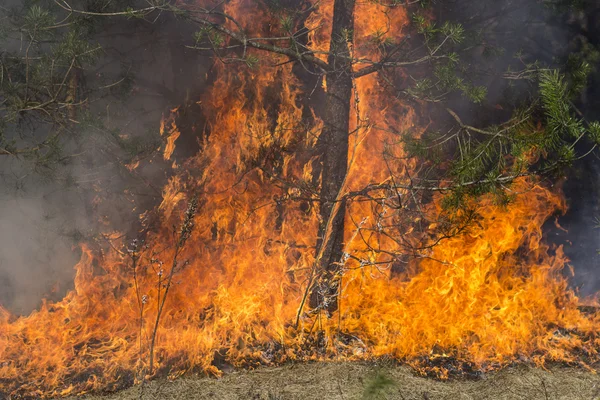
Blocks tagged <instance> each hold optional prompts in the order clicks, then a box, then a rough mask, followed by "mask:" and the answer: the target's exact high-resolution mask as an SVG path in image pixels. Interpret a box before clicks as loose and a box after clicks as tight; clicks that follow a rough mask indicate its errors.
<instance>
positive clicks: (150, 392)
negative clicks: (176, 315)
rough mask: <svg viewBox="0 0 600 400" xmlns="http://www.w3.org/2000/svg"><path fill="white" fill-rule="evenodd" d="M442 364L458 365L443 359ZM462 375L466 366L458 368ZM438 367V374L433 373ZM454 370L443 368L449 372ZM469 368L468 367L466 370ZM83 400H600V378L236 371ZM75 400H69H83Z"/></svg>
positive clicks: (388, 365)
mask: <svg viewBox="0 0 600 400" xmlns="http://www.w3.org/2000/svg"><path fill="white" fill-rule="evenodd" d="M431 362H434V363H449V362H454V361H453V360H442V357H438V358H435V361H431ZM456 365H457V368H458V367H459V364H456ZM432 366H435V364H434V365H432ZM447 366H448V365H447V364H446V365H443V367H444V368H445V367H447ZM461 366H462V367H467V366H464V365H461ZM77 398H78V399H83V400H117V399H118V400H134V399H147V400H158V399H173V400H180V399H181V400H183V399H224V400H230V399H231V400H234V399H251V400H304V399H319V400H326V399H340V400H342V399H343V400H350V399H357V400H358V399H390V400H395V399H398V400H417V399H418V400H441V399H448V400H463V399H464V400H468V399H472V400H475V399H481V400H483V399H486V400H487V399H490V400H500V399H503V400H508V399H526V400H530V399H532V400H535V399H540V400H549V399H552V400H554V399H564V400H579V399H581V400H593V399H600V378H599V377H598V376H597V375H596V374H595V373H593V372H590V371H588V370H585V369H583V368H578V367H574V366H566V365H564V364H554V365H551V366H548V368H547V369H540V368H535V367H532V366H529V365H526V364H518V365H513V366H509V367H505V368H503V369H501V370H498V371H494V372H490V373H483V372H481V371H479V372H468V373H467V372H466V370H465V372H464V373H461V374H457V375H456V376H455V375H454V374H452V375H450V376H449V379H447V380H440V379H435V378H431V377H425V376H420V375H419V374H418V373H417V372H416V370H415V369H413V368H410V367H408V366H406V365H400V364H398V363H397V362H396V361H394V360H391V359H386V358H384V359H378V360H372V361H369V362H312V363H310V362H309V363H288V364H286V365H284V366H279V367H259V368H257V369H254V370H236V371H233V372H228V373H225V374H224V375H223V376H222V377H220V378H214V377H212V378H211V377H205V376H194V375H187V376H184V377H181V378H179V379H175V380H167V379H164V378H161V379H156V380H153V381H150V382H146V383H145V384H144V385H143V386H140V385H137V386H133V387H130V388H128V389H125V390H122V391H119V392H114V393H106V392H105V393H97V394H89V395H84V396H82V397H77ZM75 399H76V397H71V398H69V400H75Z"/></svg>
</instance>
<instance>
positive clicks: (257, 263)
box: [0, 0, 600, 397]
mask: <svg viewBox="0 0 600 400" xmlns="http://www.w3.org/2000/svg"><path fill="white" fill-rule="evenodd" d="M320 3H321V5H320V7H319V8H317V9H315V10H314V11H313V12H312V14H311V15H310V17H309V18H308V21H307V26H308V28H309V29H310V32H311V33H310V42H311V43H310V45H311V46H312V48H314V49H315V50H322V51H326V50H327V45H326V43H328V37H327V32H328V31H329V30H330V29H329V28H330V27H329V25H330V20H331V18H330V17H331V12H332V4H333V1H332V0H326V1H321V2H320ZM249 4H250V2H244V1H241V0H237V1H231V2H228V3H227V6H226V7H227V10H226V11H227V12H228V13H230V14H232V15H236V16H238V17H239V18H240V21H241V22H242V23H243V24H245V26H248V28H249V29H250V30H254V31H256V32H258V31H261V30H264V29H271V28H269V26H274V25H275V23H274V24H273V25H269V24H268V23H265V21H266V19H267V18H268V17H267V16H260V15H257V10H255V9H253V8H251V7H250V5H249ZM249 7H250V8H249ZM406 21H407V15H406V11H405V10H404V9H403V8H401V7H396V8H392V9H384V8H383V7H382V6H379V5H377V4H374V3H371V2H363V3H361V4H360V5H359V6H358V10H357V21H356V33H355V43H356V45H355V46H354V48H353V49H352V51H353V52H354V53H355V54H354V56H355V57H357V58H359V59H360V58H361V57H367V56H372V55H373V54H370V53H369V52H371V51H373V50H372V49H373V46H369V45H368V43H367V42H368V41H369V40H372V38H373V37H374V36H381V35H384V36H386V37H390V38H399V37H400V38H401V37H402V29H403V27H404V26H405V25H406ZM260 55H261V57H262V61H261V66H260V68H259V69H257V70H250V69H248V68H241V67H240V68H238V67H232V66H230V65H227V66H223V65H222V64H217V65H216V68H217V69H218V76H219V78H218V79H217V80H216V82H215V83H214V85H213V86H212V87H211V88H210V89H209V90H208V91H207V92H206V93H205V94H204V95H203V96H202V99H201V100H202V101H201V102H199V103H198V104H202V106H203V107H204V108H203V111H204V113H205V116H206V118H207V120H208V121H209V133H210V134H209V135H208V136H206V139H205V143H203V146H202V150H201V151H200V152H199V154H198V155H197V156H195V157H193V158H191V159H189V160H187V161H186V162H185V163H183V164H182V165H181V167H179V168H178V169H177V174H176V175H175V176H173V177H172V178H171V179H170V181H169V183H168V184H167V185H166V186H165V188H164V192H163V200H162V203H161V204H160V205H159V206H158V208H157V209H156V214H157V216H158V218H157V221H158V222H157V224H155V225H156V226H154V225H153V227H152V229H149V231H148V232H147V233H146V234H145V237H144V243H143V244H142V243H141V244H140V249H139V252H140V254H142V256H141V258H140V259H139V261H138V264H137V267H136V268H135V269H134V268H133V267H132V260H131V257H130V256H131V254H127V252H120V251H116V250H114V249H113V248H110V249H102V248H101V246H98V245H91V244H88V245H82V257H81V260H80V262H79V263H78V264H77V265H76V266H75V269H76V271H77V273H76V277H75V289H74V290H73V291H71V292H70V293H68V294H67V295H66V297H65V298H64V299H63V300H62V301H60V302H57V303H49V302H44V303H43V305H42V306H41V307H40V309H39V310H38V311H35V312H33V313H32V314H31V315H29V316H27V317H21V318H15V317H13V316H11V315H10V313H8V312H7V311H6V310H4V309H1V308H0V360H2V361H0V377H1V378H0V394H1V393H7V394H19V395H23V396H32V397H47V396H53V395H67V394H70V393H83V392H86V391H90V390H94V389H99V388H103V389H109V390H110V389H115V388H118V387H120V386H122V385H127V384H130V383H133V382H134V381H136V380H138V379H140V375H139V374H138V371H148V367H149V366H148V365H147V363H148V359H147V354H148V351H149V348H148V347H149V337H150V335H151V334H152V332H153V324H154V322H155V318H156V313H157V308H158V299H159V298H160V296H161V293H162V294H163V295H164V290H165V287H164V283H165V280H164V279H165V276H167V275H168V274H169V273H170V271H171V268H173V267H172V266H171V265H170V264H169V263H170V262H171V260H172V259H173V257H174V254H175V252H176V248H177V246H176V242H175V239H173V232H172V227H173V226H177V225H179V224H180V223H181V221H180V219H181V215H183V212H184V209H185V203H186V199H187V198H189V196H191V195H194V194H195V195H198V196H199V198H200V200H201V203H200V211H199V212H198V215H197V216H196V218H195V224H196V226H195V229H194V231H193V233H192V236H191V238H190V239H189V240H188V242H187V244H186V246H185V247H184V248H183V250H182V251H181V254H179V255H178V260H179V263H177V264H176V265H175V266H174V268H176V271H175V274H174V281H173V282H174V283H173V287H172V289H171V291H170V292H169V295H168V298H167V301H166V309H165V311H164V313H163V315H162V318H161V320H160V325H159V330H158V336H157V342H156V347H155V349H154V351H155V354H156V359H155V365H153V366H152V367H154V368H157V369H158V372H166V373H169V374H170V375H171V376H177V375H179V374H182V373H184V372H186V371H202V372H209V373H213V374H219V373H220V371H219V369H218V366H219V363H224V362H226V363H229V364H231V365H233V366H236V367H252V366H257V365H268V364H274V363H282V362H285V361H287V360H307V359H334V358H339V359H365V358H369V357H373V356H382V355H393V356H395V357H397V358H399V359H402V360H406V361H407V362H409V363H411V364H412V365H413V366H415V368H417V369H419V370H421V371H423V372H424V373H431V372H433V373H434V374H436V375H437V376H441V377H444V376H445V375H446V374H447V373H448V369H447V368H445V367H444V366H443V365H439V364H436V363H435V360H436V359H445V358H449V357H453V358H455V359H457V360H460V361H462V362H466V363H470V364H473V365H474V366H476V367H477V368H481V369H483V370H488V369H492V368H495V367H499V366H502V365H505V364H507V363H509V362H512V361H513V360H529V361H531V362H534V363H536V364H539V365H543V363H544V362H546V361H551V360H556V361H566V362H571V363H578V364H582V365H583V364H585V360H586V359H587V360H590V361H591V360H596V359H597V357H598V354H597V349H598V346H599V345H600V340H599V339H598V338H597V336H596V334H595V332H596V331H597V330H598V327H599V326H600V320H599V317H598V316H593V317H592V316H589V315H585V314H583V313H582V312H581V311H580V310H579V309H578V306H579V299H578V298H577V297H576V296H575V294H574V293H573V292H572V291H571V290H569V289H568V287H567V282H566V280H565V278H564V277H563V276H562V274H561V270H562V269H563V267H564V266H565V265H566V263H567V260H566V258H565V256H564V254H563V252H562V249H561V248H557V249H551V248H550V247H549V246H548V245H546V244H544V242H543V241H542V230H541V227H542V225H543V223H544V222H545V221H546V220H547V219H548V218H549V217H550V216H551V215H552V214H553V213H554V212H555V211H556V210H564V208H565V204H564V202H563V200H562V199H561V197H560V195H558V194H556V193H553V192H551V191H549V190H548V189H545V188H543V187H542V186H539V185H537V184H536V183H535V182H533V181H532V180H527V179H521V180H520V181H519V182H518V183H517V185H516V187H515V188H514V190H516V191H519V192H523V193H522V194H520V195H519V196H517V197H516V200H515V201H514V202H513V203H512V204H510V205H509V206H507V208H503V207H501V206H497V205H495V204H494V202H493V199H492V198H491V197H485V198H483V199H482V200H481V201H480V202H479V203H478V204H477V210H478V215H479V217H478V220H477V223H476V224H475V225H474V226H473V227H471V228H470V229H469V230H467V231H465V232H463V233H461V234H459V235H455V236H453V237H450V238H448V239H446V240H444V241H441V242H440V243H439V244H438V245H437V246H435V247H432V248H431V249H428V250H427V251H423V252H421V253H420V256H421V259H419V260H418V261H417V262H416V263H415V264H414V265H411V267H410V268H406V269H405V270H404V271H403V272H401V273H398V272H396V273H392V271H391V270H390V269H389V268H388V267H385V265H387V264H380V263H379V262H380V261H381V262H384V261H389V257H388V256H386V255H385V254H382V253H376V252H373V251H372V250H371V249H370V248H369V246H367V245H366V243H367V244H369V243H370V244H373V243H376V242H378V243H381V244H382V245H385V246H389V248H390V249H391V250H394V246H396V245H395V244H394V242H393V241H391V240H387V239H386V238H383V237H380V236H379V237H378V236H377V235H373V236H372V237H371V238H369V239H364V238H361V237H360V235H358V234H357V228H356V226H369V224H374V223H375V221H373V220H372V219H370V218H371V217H372V211H371V209H370V205H368V204H366V203H360V202H351V203H350V205H349V207H348V211H347V213H348V214H347V225H346V226H347V232H346V252H347V254H348V255H349V258H348V260H346V263H345V265H344V275H343V277H342V283H341V287H342V292H341V295H340V309H339V311H338V312H337V315H335V316H334V318H309V317H308V316H304V317H303V318H302V319H301V324H300V326H299V327H298V328H295V327H294V325H293V322H294V320H295V318H296V313H297V311H298V306H299V303H300V300H301V298H302V295H303V291H304V289H305V288H306V282H307V280H308V275H309V272H310V268H311V266H312V265H313V262H314V252H315V246H316V234H317V229H318V224H319V221H318V212H317V211H316V210H315V206H316V203H315V201H314V198H310V197H309V198H304V197H303V196H305V195H303V194H302V193H299V191H298V189H297V188H298V187H303V188H306V190H305V192H306V193H310V191H311V188H313V187H315V185H318V182H314V179H313V164H312V161H314V160H313V152H312V148H313V147H314V145H315V143H316V140H317V138H318V133H319V132H320V128H321V126H322V122H321V121H320V120H319V118H318V115H317V114H316V113H314V112H313V111H311V110H308V109H307V108H306V107H305V106H304V105H303V103H302V100H303V97H304V91H303V90H304V88H303V84H302V82H300V81H299V79H298V78H297V77H296V74H294V73H293V71H292V69H293V67H292V65H291V64H284V65H283V66H279V67H277V68H274V67H272V66H271V65H272V64H275V63H276V62H273V61H278V57H277V56H269V55H267V56H265V55H264V54H260ZM265 57H266V58H265ZM355 85H356V90H355V92H356V96H355V101H354V104H353V109H354V110H355V111H354V116H353V117H354V121H355V122H354V123H353V124H354V125H353V126H352V127H351V131H352V132H353V133H352V137H351V142H350V155H351V161H350V162H351V165H350V172H349V177H348V183H347V187H346V190H347V191H352V190H358V189H360V188H362V187H364V186H365V185H367V184H373V183H375V184H377V183H381V182H385V181H386V180H388V179H389V178H390V176H391V175H392V174H394V175H397V176H402V175H404V174H405V171H415V168H416V164H415V160H405V161H402V162H397V163H395V164H394V165H392V166H391V167H390V168H392V169H393V170H392V171H390V168H388V166H386V165H385V164H384V163H383V161H382V156H381V155H382V153H383V152H384V151H387V152H392V154H393V155H395V156H396V158H397V159H403V155H404V154H403V152H402V149H401V148H400V146H398V145H394V144H395V143H396V139H395V137H394V135H393V134H391V133H390V132H394V131H395V132H398V131H403V130H408V129H412V130H413V131H414V130H418V128H416V127H415V126H414V122H413V121H414V119H415V116H414V115H415V114H414V111H413V110H412V109H410V108H409V107H407V106H406V105H404V104H401V103H400V101H398V100H390V99H389V96H387V93H386V87H385V86H384V84H383V83H382V82H380V81H379V80H378V79H377V77H376V76H374V75H373V76H368V77H365V78H361V79H359V80H357V81H356V82H355ZM384 99H385V100H384ZM163 121H164V122H163V125H162V127H161V135H163V136H165V139H166V142H167V144H166V146H165V149H164V153H163V154H164V158H165V159H170V158H172V155H173V151H174V149H175V140H176V139H177V137H178V136H179V131H178V129H177V126H176V124H175V117H174V116H171V117H169V118H166V119H164V120H163ZM169 132H170V133H169ZM258 161H260V165H261V166H262V168H254V166H255V165H257V164H258ZM280 177H285V178H286V179H287V181H288V182H289V181H293V182H294V183H295V185H294V186H290V185H287V184H286V183H285V181H282V180H281V179H280ZM428 207H429V209H428V210H427V212H428V213H432V214H436V213H440V212H441V201H440V198H437V197H436V198H435V199H434V201H433V202H432V203H431V205H429V206H428ZM403 234H404V235H406V236H407V238H408V240H413V241H418V240H419V238H417V237H411V235H412V234H413V232H412V230H411V228H410V227H409V226H407V228H406V232H404V233H403ZM120 245H122V243H120V244H119V243H118V241H117V240H114V241H113V246H114V248H117V249H118V248H120V247H121V246H120ZM351 256H355V257H351ZM381 265H384V267H381ZM317 332H318V333H317ZM582 354H585V357H582V356H581V355H582Z"/></svg>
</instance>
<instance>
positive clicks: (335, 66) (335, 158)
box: [309, 0, 355, 312]
mask: <svg viewBox="0 0 600 400" xmlns="http://www.w3.org/2000/svg"><path fill="white" fill-rule="evenodd" d="M354 8H355V0H335V3H334V10H333V28H332V33H331V42H330V52H329V56H328V65H329V70H328V72H327V78H326V79H327V95H326V101H325V118H324V124H325V126H324V128H323V131H322V133H321V139H322V144H323V168H322V171H323V172H322V175H321V193H320V196H321V204H320V210H319V211H320V217H321V225H320V227H319V236H318V237H319V239H318V242H317V275H316V276H317V279H316V281H315V283H314V285H313V287H312V289H311V296H310V304H309V305H310V306H311V308H317V307H321V308H323V309H326V310H327V311H329V312H333V311H335V310H336V309H337V300H336V294H337V292H338V284H337V279H336V276H337V272H338V271H339V268H340V265H339V262H340V260H341V258H342V253H343V247H344V243H343V242H344V217H345V209H346V207H345V204H344V203H342V202H339V201H337V200H338V197H339V196H338V194H339V193H340V190H341V189H342V186H343V183H344V179H345V177H346V173H347V169H348V130H349V125H350V100H351V97H352V64H351V62H350V49H349V46H348V42H349V41H350V40H351V39H352V30H353V29H354Z"/></svg>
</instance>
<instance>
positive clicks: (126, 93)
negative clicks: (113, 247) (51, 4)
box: [0, 0, 209, 314]
mask: <svg viewBox="0 0 600 400" xmlns="http://www.w3.org/2000/svg"><path fill="white" fill-rule="evenodd" d="M23 4H24V3H22V2H20V1H18V0H11V2H10V3H9V4H6V5H4V4H3V6H2V7H5V8H3V9H0V13H2V11H6V12H8V11H7V10H9V9H10V7H16V8H19V7H22V6H23ZM193 31H194V27H192V26H187V25H185V24H183V23H182V22H181V21H177V20H175V19H174V18H172V17H170V16H165V17H163V18H161V19H160V20H159V21H157V22H156V23H154V24H152V23H148V22H146V21H140V20H136V19H126V18H118V19H111V20H106V21H104V22H103V23H102V24H101V29H98V30H97V32H96V33H95V34H94V35H93V36H92V40H93V41H94V42H97V43H99V44H100V45H101V46H102V49H103V51H102V54H101V56H100V58H99V59H98V60H97V62H96V63H95V64H94V66H92V67H90V68H89V70H88V71H87V72H86V75H85V76H86V80H85V82H83V84H84V85H85V86H86V87H87V88H94V87H99V86H103V85H106V84H111V83H112V82H116V81H118V80H119V79H120V78H121V77H125V76H126V77H127V79H126V80H124V81H123V82H125V84H121V85H117V86H115V87H114V89H111V90H105V92H103V93H101V94H103V97H102V98H100V99H99V100H97V101H95V102H93V103H90V104H89V105H88V107H87V109H86V110H81V112H82V113H83V112H87V113H89V115H91V116H92V117H93V119H94V121H96V122H95V123H93V124H90V126H89V127H86V128H84V129H83V131H82V132H80V133H79V134H77V135H74V136H66V137H64V138H63V144H62V146H63V155H64V158H63V159H62V160H61V161H60V162H59V163H57V164H55V165H53V166H52V169H51V170H44V169H43V170H41V171H40V170H34V165H33V164H32V162H31V161H30V160H27V159H24V158H14V157H7V156H0V243H1V244H0V305H2V306H3V307H5V308H7V309H8V310H9V311H11V312H13V313H15V314H28V313H29V312H31V311H32V310H34V309H35V308H36V307H38V306H39V305H40V302H41V300H42V299H43V298H48V299H53V300H59V299H61V298H62V296H64V294H65V293H66V291H67V290H69V289H70V288H72V286H73V277H74V273H75V271H74V266H75V265H76V263H77V261H78V260H79V257H80V251H79V248H78V243H80V242H82V241H83V242H84V241H89V240H93V239H95V238H97V237H98V234H99V233H101V232H103V231H112V230H118V231H121V232H124V233H125V234H129V235H135V228H136V226H137V225H136V223H137V221H138V215H139V214H140V213H141V212H143V211H144V209H145V208H151V207H152V206H154V205H155V204H156V202H157V201H159V200H160V196H161V187H162V183H161V182H164V180H165V179H166V175H165V171H164V170H165V168H164V165H161V164H160V162H156V163H153V164H149V163H142V164H141V166H140V167H139V168H138V169H136V170H135V171H134V172H131V171H129V170H128V169H127V168H125V167H124V164H125V163H126V162H127V161H129V160H131V159H132V154H133V153H135V152H140V150H141V153H142V154H143V157H151V156H152V154H153V152H154V153H155V152H156V150H157V149H158V148H159V146H160V144H161V142H160V137H159V134H158V132H159V126H160V119H161V117H162V115H163V113H168V112H169V109H170V108H172V107H174V106H177V105H179V104H182V103H183V102H185V100H186V96H188V95H191V94H192V93H191V92H192V91H195V90H197V88H198V87H199V86H200V85H202V83H203V82H204V77H205V75H206V68H205V66H204V65H207V64H209V63H208V62H206V61H202V60H200V59H199V58H198V57H197V54H196V53H195V52H194V51H192V50H186V49H185V46H184V45H185V44H190V42H191V41H192V33H193ZM3 46H5V48H4V50H3V51H5V52H10V51H13V50H17V49H18V48H19V46H20V43H19V42H18V41H10V40H7V41H6V42H5V43H3ZM78 118H79V119H83V118H84V116H83V115H81V114H80V115H78ZM43 134H44V132H43V131H41V130H40V132H39V135H43ZM15 135H16V133H15ZM15 137H16V136H15ZM158 159H160V157H158ZM126 191H127V193H125V192H126ZM96 197H99V198H101V199H102V201H101V202H99V203H98V202H97V201H96Z"/></svg>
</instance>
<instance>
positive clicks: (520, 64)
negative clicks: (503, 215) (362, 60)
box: [437, 0, 600, 296]
mask: <svg viewBox="0 0 600 400" xmlns="http://www.w3.org/2000/svg"><path fill="white" fill-rule="evenodd" d="M549 3H551V2H542V1H539V0H517V1H512V0H503V1H481V2H475V1H465V0H457V1H452V2H445V4H444V5H443V6H442V7H441V8H440V9H441V10H443V12H440V14H439V15H438V16H437V17H438V19H440V20H449V21H459V22H461V23H463V25H464V26H465V28H466V30H467V31H468V32H470V35H471V36H473V37H470V38H468V40H472V41H473V43H479V44H478V51H475V52H473V53H470V54H474V55H473V58H472V59H468V60H467V61H468V62H470V63H471V65H476V66H479V67H478V69H479V71H478V74H474V75H471V76H469V78H470V79H475V81H476V83H477V84H479V85H483V86H485V87H487V88H488V96H487V99H486V102H485V104H483V105H482V106H481V107H475V106H472V105H470V104H467V102H464V101H462V102H460V101H457V102H455V103H454V105H453V107H456V109H457V110H458V111H459V113H460V115H461V118H463V121H467V123H469V124H471V125H473V126H486V125H490V124H495V123H499V122H502V121H505V120H506V119H508V118H510V113H509V112H508V111H505V112H503V111H502V110H503V109H504V110H509V109H510V108H509V107H505V104H507V105H509V104H511V103H515V102H525V103H526V102H527V101H528V100H529V97H530V95H531V94H532V93H531V89H530V88H529V87H528V86H527V85H526V84H520V83H519V82H518V81H512V82H510V81H507V80H505V79H500V78H498V77H497V76H498V73H499V72H503V71H507V70H508V68H509V67H510V69H511V70H512V71H513V72H516V71H519V70H523V69H525V68H528V66H529V65H530V64H531V63H533V62H535V61H538V62H539V65H540V66H541V67H546V66H549V67H550V68H556V67H558V66H561V65H565V63H567V61H568V60H569V57H572V58H573V56H575V55H583V56H584V57H585V56H586V52H585V50H587V51H589V50H593V49H594V48H595V49H596V51H597V50H598V47H597V46H598V43H600V24H599V23H598V18H597V17H598V15H600V7H599V6H598V5H597V4H592V3H597V2H589V4H588V5H587V6H586V7H587V9H585V10H583V11H581V10H577V9H575V8H574V7H573V6H571V7H570V8H569V9H561V10H560V11H556V10H553V9H552V8H551V7H549ZM554 3H558V2H554ZM477 36H479V37H484V38H485V40H484V41H483V42H482V41H481V40H479V38H478V37H477ZM582 50H584V51H583V52H581V51H582ZM591 63H592V64H597V63H594V62H593V59H592V60H591ZM599 83H600V74H599V73H598V72H596V73H594V74H592V76H591V79H590V81H589V82H588V87H589V89H588V90H587V91H586V92H585V93H584V94H583V95H582V96H581V98H580V99H578V100H577V101H576V102H575V105H576V106H577V107H578V108H579V110H580V112H581V113H582V114H583V115H585V117H586V118H587V119H588V121H593V120H598V119H599V118H600V114H598V112H597V111H596V110H597V109H598V104H600V96H599V95H598V94H599V92H598V90H597V88H598V87H599ZM590 148H591V144H590V143H589V142H588V143H583V142H582V143H579V145H578V148H577V151H578V154H584V153H586V152H587V151H588V150H589V149H590ZM564 175H565V176H564V177H565V179H566V180H565V182H564V184H563V185H562V189H563V191H564V194H565V197H566V199H567V204H568V211H567V213H566V214H565V215H564V216H560V217H559V218H558V223H559V224H560V228H558V227H557V226H556V225H555V221H554V220H551V221H548V223H547V224H546V225H545V227H544V233H545V235H546V239H547V240H548V241H550V242H552V243H554V244H555V245H557V246H558V245H562V246H563V247H564V250H565V253H566V255H567V256H568V257H569V258H570V260H571V265H572V266H573V267H574V275H573V276H570V271H565V273H567V274H568V275H569V277H570V283H571V285H572V286H573V287H574V288H576V289H578V290H579V293H580V294H581V295H583V296H587V295H592V294H594V293H596V292H598V291H599V290H600V271H599V270H598V266H599V265H600V256H599V254H598V251H599V250H600V230H599V229H598V227H597V225H598V221H597V218H598V217H600V159H599V158H598V152H597V151H595V152H594V153H592V154H590V155H588V156H587V157H586V158H583V159H581V160H578V161H576V162H575V163H574V165H573V167H572V168H570V169H569V170H566V171H564ZM550 179H551V180H554V181H558V180H560V177H551V178H550ZM557 217H558V216H557Z"/></svg>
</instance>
